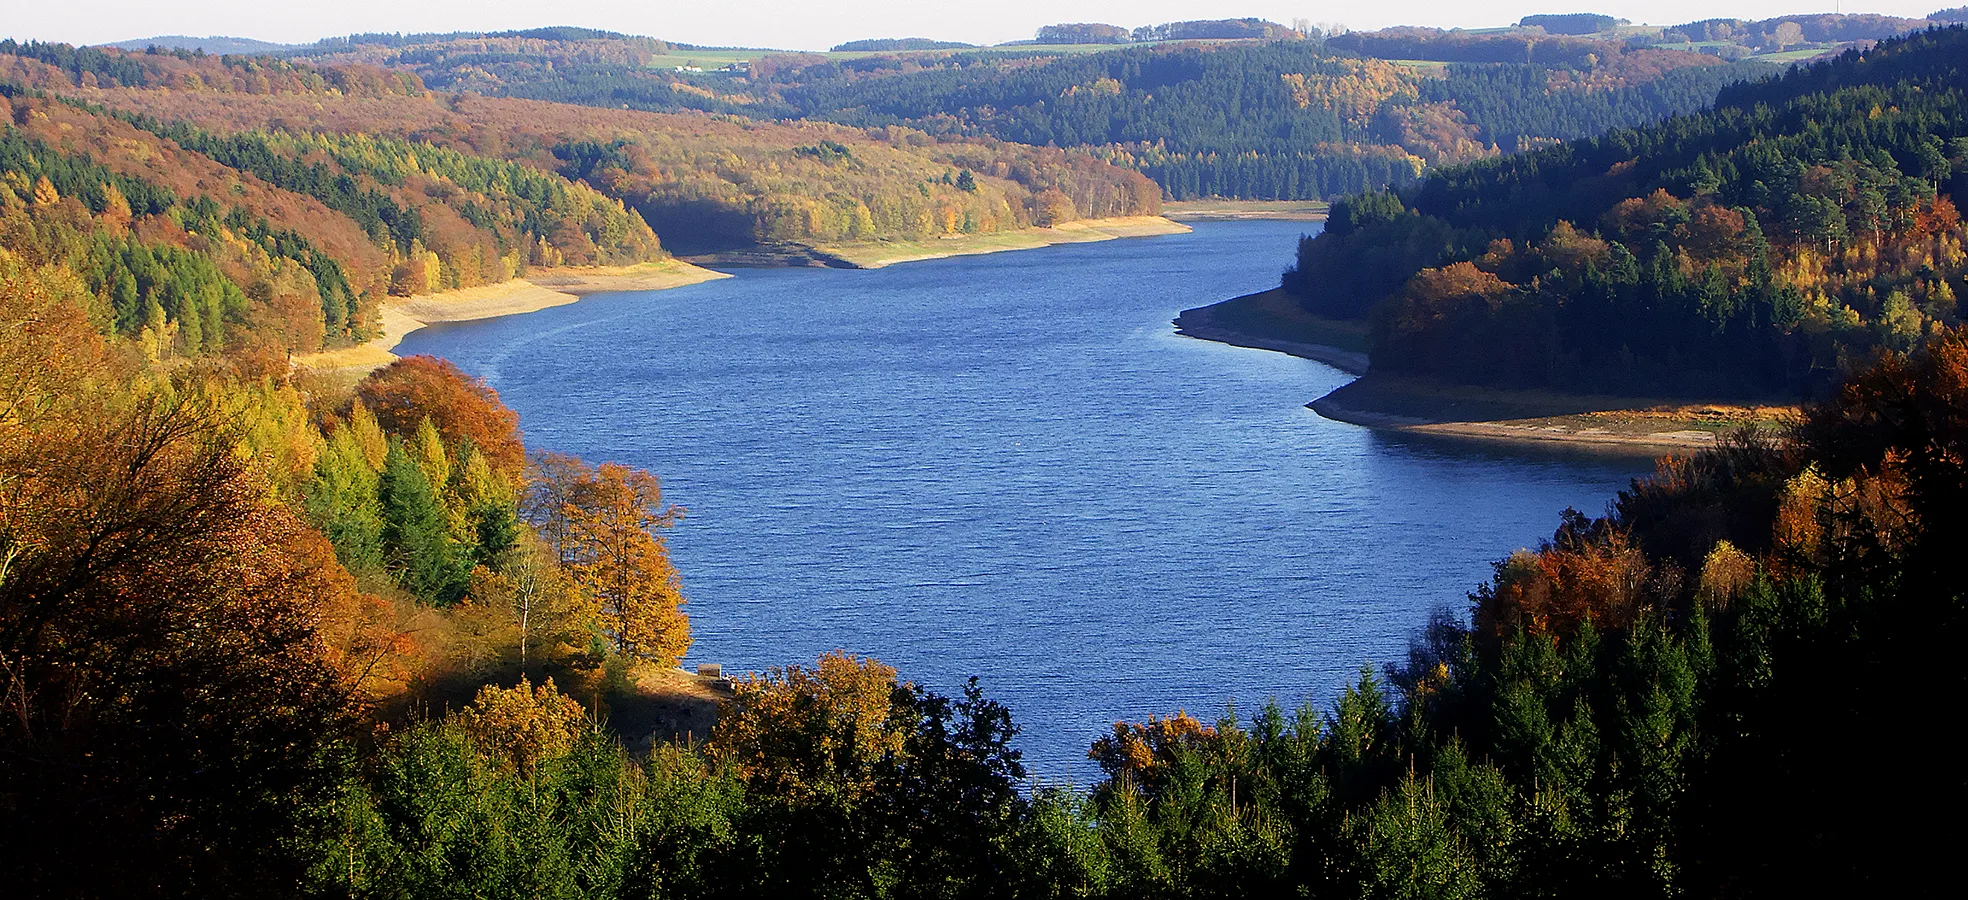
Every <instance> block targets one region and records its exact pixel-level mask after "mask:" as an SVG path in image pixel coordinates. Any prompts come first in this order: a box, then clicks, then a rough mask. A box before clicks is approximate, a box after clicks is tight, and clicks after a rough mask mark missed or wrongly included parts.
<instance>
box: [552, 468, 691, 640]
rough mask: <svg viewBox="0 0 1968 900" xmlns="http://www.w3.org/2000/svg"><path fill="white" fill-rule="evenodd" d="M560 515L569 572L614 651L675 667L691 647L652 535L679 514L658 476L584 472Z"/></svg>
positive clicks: (665, 560) (671, 577)
mask: <svg viewBox="0 0 1968 900" xmlns="http://www.w3.org/2000/svg"><path fill="white" fill-rule="evenodd" d="M576 479H577V480H575V481H574V483H573V484H572V486H571V489H570V490H569V491H568V492H567V497H566V500H565V501H564V504H563V506H562V508H561V510H560V511H559V512H558V515H559V516H562V517H564V518H565V520H566V524H567V532H568V534H567V547H566V549H565V553H566V555H567V557H568V558H569V559H570V565H569V571H570V572H571V573H572V574H573V576H574V580H575V582H576V583H578V584H579V585H580V586H581V589H582V591H583V592H585V593H586V594H588V595H589V596H590V597H592V598H593V599H594V601H595V603H596V605H597V606H598V607H599V608H600V610H601V615H602V622H603V628H604V629H605V630H606V631H608V632H609V637H610V638H611V639H612V640H613V641H614V644H615V649H616V650H617V651H619V652H621V653H626V654H629V655H632V656H639V657H642V658H644V659H649V660H653V661H655V662H657V663H658V664H660V665H664V666H672V665H675V664H676V661H677V660H678V659H680V658H682V657H683V654H684V651H686V650H688V649H689V648H690V622H689V620H688V619H686V618H684V615H683V612H682V611H681V610H680V609H678V607H679V606H680V605H681V604H682V603H683V593H682V587H681V585H680V584H679V583H678V579H677V572H676V569H675V568H674V567H673V566H671V565H670V559H669V553H668V551H666V550H665V549H664V548H663V542H662V540H661V539H660V538H658V537H657V536H656V530H657V529H659V528H667V527H669V526H670V525H671V524H673V523H674V522H675V521H676V519H677V517H678V515H679V512H678V511H677V510H676V509H674V508H672V507H669V506H667V505H665V504H664V503H663V492H662V488H661V487H660V486H659V485H658V483H657V481H656V476H654V475H651V474H649V473H648V472H644V471H642V470H640V469H631V468H628V467H627V466H623V465H619V464H616V463H603V464H601V465H600V466H599V467H596V468H594V469H587V468H586V467H585V466H581V467H580V469H579V470H577V475H576Z"/></svg>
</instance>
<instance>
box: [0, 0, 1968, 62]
mask: <svg viewBox="0 0 1968 900" xmlns="http://www.w3.org/2000/svg"><path fill="white" fill-rule="evenodd" d="M1839 2H1840V0H1606V2H1599V0H1592V2H1579V3H1566V2H1558V3H1553V2H1540V0H1523V2H1507V3H1506V2H1496V0H1483V2H1455V0H1380V2H1371V3H1333V2H1309V0H994V2H984V3H978V2H972V3H951V2H947V0H862V2H845V0H806V2H788V0H694V2H680V0H574V2H564V3H541V2H540V0H411V2H404V0H328V2H304V3H301V4H300V5H297V6H290V5H288V3H284V2H271V3H270V2H266V0H0V37H12V38H17V39H22V40H26V39H30V38H32V39H36V40H43V41H63V42H67V43H73V44H96V43H108V42H110V41H120V40H128V39H131V38H142V37H152V36H155V35H161V34H189V35H197V36H206V35H214V34H223V35H231V36H235V37H250V38H258V39H260V40H266V41H279V42H282V43H306V42H310V41H313V40H316V39H319V38H322V37H329V36H335V35H344V34H350V33H353V32H361V31H400V32H417V31H500V30H507V29H516V28H534V27H539V26H542V25H583V26H587V27H590V28H603V29H608V30H611V31H620V32H625V33H629V34H643V35H649V36H651V37H658V38H664V39H667V40H672V41H681V42H686V43H693V44H705V45H713V46H747V47H776V48H784V49H810V50H824V49H826V48H827V47H829V46H832V45H834V44H838V43H841V42H843V41H849V40H854V39H856V38H873V37H928V38H935V39H938V40H950V41H965V42H968V43H973V44H994V43H999V42H1002V41H1008V40H1018V39H1023V38H1030V37H1031V36H1032V33H1033V32H1034V31H1035V30H1036V29H1037V28H1038V27H1039V26H1040V25H1046V24H1051V23H1055V22H1107V23H1112V24H1115V25H1123V26H1127V27H1134V26H1138V25H1151V24H1158V23H1161V22H1170V21H1180V20H1184V19H1224V18H1241V17H1245V16H1256V17H1258V18H1264V19H1270V20H1272V21H1274V22H1283V23H1286V24H1290V23H1291V21H1292V20H1293V19H1308V20H1311V21H1313V22H1337V23H1341V24H1344V25H1346V26H1347V27H1349V28H1353V29H1356V30H1363V29H1373V28H1381V27H1385V26H1388V25H1433V26H1437V27H1443V28H1452V27H1464V28H1479V27H1486V26H1495V25H1506V24H1510V23H1512V22H1515V21H1517V19H1519V18H1521V17H1523V16H1525V15H1529V14H1532V13H1553V12H1576V11H1580V10H1589V11H1593V12H1602V13H1606V14H1608V15H1615V16H1621V17H1623V18H1627V19H1631V20H1633V21H1635V22H1648V23H1653V24H1671V23H1676V22H1687V21H1693V20H1695V19H1706V18H1725V17H1727V18H1742V19H1761V18H1769V17H1771V16H1778V15H1787V14H1791V13H1806V12H1831V11H1833V9H1834V8H1835V7H1837V6H1838V5H1839ZM1955 2H1957V0H1845V2H1844V6H1843V9H1844V11H1845V12H1876V13H1885V14H1888V15H1898V16H1909V17H1920V16H1924V15H1926V14H1927V13H1930V12H1932V11H1934V10H1936V9H1939V8H1941V7H1942V6H1943V5H1947V4H1951V3H1955Z"/></svg>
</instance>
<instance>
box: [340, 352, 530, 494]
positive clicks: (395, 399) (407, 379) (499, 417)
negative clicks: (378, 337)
mask: <svg viewBox="0 0 1968 900" xmlns="http://www.w3.org/2000/svg"><path fill="white" fill-rule="evenodd" d="M355 395H356V399H357V400H360V401H361V402H362V404H363V405H364V406H366V407H368V409H369V410H370V412H372V413H373V414H374V415H375V417H376V421H377V422H378V423H380V424H381V425H382V427H383V430H384V431H387V432H389V433H390V434H394V435H397V436H400V437H403V438H405V439H409V438H411V437H413V436H415V435H416V433H417V431H418V429H419V428H420V427H421V426H422V425H423V423H424V420H425V419H429V420H430V422H431V425H432V426H433V427H435V428H436V429H437V433H438V435H440V436H441V437H442V438H443V443H444V445H445V446H447V447H456V446H458V445H460V444H462V443H466V442H469V443H470V444H471V445H472V446H473V447H475V448H477V450H478V452H479V453H482V454H485V458H486V460H487V462H489V463H490V464H491V466H492V468H493V469H495V470H497V471H499V472H501V473H503V474H505V475H506V476H507V477H508V478H509V479H512V480H514V481H517V480H518V479H519V478H520V477H521V476H522V475H523V474H524V473H525V470H526V445H525V444H524V443H523V442H522V441H521V439H520V434H519V414H518V413H515V412H513V411H512V410H510V409H508V408H506V406H505V404H503V403H500V402H499V394H498V392H497V391H494V390H492V389H491V388H490V387H487V386H486V384H485V382H484V380H482V379H478V378H473V377H471V376H469V375H466V374H465V373H464V372H462V371H459V369H458V367H457V366H455V365H453V364H452V363H451V362H450V361H448V360H442V359H438V358H436V357H431V356H410V357H405V358H403V359H399V360H397V361H395V362H393V363H390V364H389V365H387V366H384V367H383V368H381V369H377V370H376V371H375V372H372V373H370V375H369V377H367V378H364V379H363V380H362V383H361V384H359V385H357V386H356V390H355Z"/></svg>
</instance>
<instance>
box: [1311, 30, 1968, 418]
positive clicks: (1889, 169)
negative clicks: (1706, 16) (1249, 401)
mask: <svg viewBox="0 0 1968 900" xmlns="http://www.w3.org/2000/svg"><path fill="white" fill-rule="evenodd" d="M1964 53H1968V31H1964V30H1962V29H1961V28H1958V27H1957V28H1949V29H1941V30H1934V31H1927V32H1922V33H1919V34H1916V35H1913V36H1910V37H1908V38H1904V39H1901V40H1897V41H1893V42H1889V43H1886V44H1882V45H1880V47H1879V48H1877V49H1875V50H1873V51H1870V52H1865V53H1860V52H1857V51H1853V52H1848V53H1847V54H1845V55H1843V56H1841V57H1839V58H1837V59H1834V60H1831V61H1828V62H1824V63H1820V64H1816V65H1812V66H1808V67H1800V68H1797V69H1793V70H1791V71H1790V72H1788V73H1786V74H1784V75H1783V76H1781V77H1777V78H1774V79H1770V80H1765V81H1760V82H1754V83H1745V84H1741V85H1737V86H1734V87H1730V88H1727V89H1724V90H1723V92H1722V94H1721V96H1720V98H1719V99H1718V100H1717V103H1716V106H1715V108H1714V109H1712V110H1706V111H1703V112H1700V113H1696V114H1693V115H1688V116H1679V117H1674V118H1671V119H1668V120H1667V121H1665V122H1662V123H1660V124H1657V125H1649V126H1643V127H1640V128H1632V129H1617V130H1614V131H1611V132H1608V133H1607V134H1605V135H1603V136H1600V137H1595V138H1587V139H1583V140H1578V141H1573V142H1569V143H1566V144H1562V145H1559V146H1555V147H1551V148H1548V149H1543V150H1538V151H1534V152H1531V153H1526V154H1521V155H1517V156H1511V157H1504V158H1500V159H1494V160H1485V161H1482V162H1478V163H1474V164H1470V165H1467V166H1463V167H1459V168H1454V169H1450V170H1446V171H1443V172H1440V173H1437V174H1436V175H1434V176H1431V177H1430V178H1428V179H1427V180H1425V181H1423V182H1421V183H1418V184H1416V185H1414V186H1412V187H1409V188H1404V189H1401V190H1399V191H1396V192H1383V193H1375V194H1366V195H1361V196H1358V197H1355V198H1351V199H1348V200H1347V201H1345V202H1342V203H1340V204H1337V205H1335V207H1334V211H1333V215H1332V219H1331V221H1330V222H1329V223H1328V224H1327V227H1326V229H1325V231H1324V233H1322V234H1320V235H1318V236H1316V237H1312V238H1308V239H1305V240H1303V241H1301V242H1300V245H1299V250H1298V258H1297V262H1296V264H1295V265H1294V266H1293V268H1292V269H1291V270H1290V271H1288V272H1287V273H1286V275H1285V279H1284V283H1285V286H1286V288H1287V289H1288V290H1291V291H1293V292H1295V293H1297V294H1298V295H1299V296H1300V297H1301V298H1302V302H1303V303H1304V305H1305V306H1306V308H1307V309H1309V310H1311V311H1314V312H1317V313H1319V314H1321V315H1326V316H1332V317H1337V318H1362V317H1365V318H1369V319H1371V321H1372V323H1373V362H1374V366H1375V368H1376V369H1385V370H1389V371H1394V372H1403V373H1412V374H1423V375H1431V376H1438V377H1442V378H1448V379H1452V380H1457V381H1464V382H1471V383H1478V384H1489V385H1499V386H1556V385H1570V386H1574V387H1582V388H1586V389H1592V390H1601V391H1606V392H1613V393H1620V392H1624V393H1629V394H1636V395H1646V396H1653V395H1670V396H1671V395H1698V394H1711V395H1723V396H1727V395H1737V396H1757V395H1778V396H1792V397H1795V396H1809V395H1817V396H1823V395H1825V393H1826V392H1828V391H1829V390H1831V389H1832V388H1833V387H1834V386H1835V385H1836V384H1837V383H1838V382H1839V381H1840V380H1841V379H1842V378H1843V376H1844V375H1845V374H1847V373H1849V372H1850V371H1852V370H1853V369H1855V368H1858V367H1860V366H1863V365H1864V364H1865V363H1866V362H1867V361H1868V360H1869V359H1870V358H1871V356H1872V355H1873V354H1875V353H1876V352H1878V351H1880V350H1891V351H1908V350H1911V349H1913V348H1915V347H1917V346H1918V345H1920V344H1921V343H1922V342H1923V341H1924V340H1926V339H1928V338H1930V337H1932V336H1934V335H1936V334H1938V333H1940V332H1941V331H1943V330H1945V329H1947V328H1950V327H1952V326H1954V325H1955V324H1957V323H1959V322H1960V321H1961V315H1962V314H1961V309H1960V306H1959V303H1960V297H1961V293H1962V291H1963V290H1964V289H1968V282H1964V281H1963V277H1964V275H1968V258H1964V256H1963V251H1962V242H1963V240H1964V238H1968V232H1964V230H1963V225H1962V223H1961V216H1960V214H1959V212H1958V209H1957V206H1956V203H1957V201H1958V200H1960V199H1961V198H1962V197H1963V196H1964V193H1963V192H1964V189H1968V183H1965V182H1964V178H1968V129H1965V127H1964V121H1968V120H1964V115H1963V110H1962V103H1963V97H1964V96H1965V95H1968V70H1964V69H1963V67H1962V63H1961V60H1962V59H1963V57H1964Z"/></svg>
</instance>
